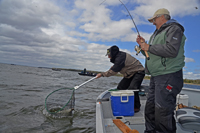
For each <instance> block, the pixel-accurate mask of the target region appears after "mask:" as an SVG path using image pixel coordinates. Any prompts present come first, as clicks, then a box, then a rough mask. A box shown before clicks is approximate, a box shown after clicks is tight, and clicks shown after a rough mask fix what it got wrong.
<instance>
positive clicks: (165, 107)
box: [136, 8, 186, 133]
mask: <svg viewBox="0 0 200 133" xmlns="http://www.w3.org/2000/svg"><path fill="white" fill-rule="evenodd" d="M148 20H149V22H151V23H153V25H155V26H156V30H155V32H154V33H153V35H152V36H151V37H150V40H149V43H148V44H146V43H144V42H145V39H144V38H143V37H141V36H138V37H137V40H136V41H137V43H138V44H139V45H140V46H141V48H142V53H143V54H144V51H147V52H148V54H149V57H150V60H146V64H145V72H146V73H147V74H150V75H151V79H150V88H149V94H148V99H147V102H146V107H145V126H146V130H145V133H155V132H156V133H175V132H176V121H175V119H174V109H175V106H176V96H177V94H178V93H179V92H180V91H181V89H182V87H183V72H182V68H183V67H184V65H185V62H184V59H185V56H184V45H185V40H186V37H185V35H184V28H183V26H182V25H180V24H179V23H178V22H177V21H176V20H174V19H171V17H170V13H169V11H168V10H167V9H164V8H162V9H159V10H157V11H156V12H155V13H154V15H153V17H152V18H150V19H148ZM144 55H145V54H144Z"/></svg>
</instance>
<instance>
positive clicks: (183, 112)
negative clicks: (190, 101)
mask: <svg viewBox="0 0 200 133" xmlns="http://www.w3.org/2000/svg"><path fill="white" fill-rule="evenodd" d="M176 118H177V120H178V122H179V123H180V125H181V126H182V127H183V128H184V129H189V130H193V131H200V110H198V109H195V108H191V107H185V108H181V109H178V110H177V111H176Z"/></svg>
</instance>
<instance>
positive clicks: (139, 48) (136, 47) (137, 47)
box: [100, 0, 150, 60]
mask: <svg viewBox="0 0 200 133" xmlns="http://www.w3.org/2000/svg"><path fill="white" fill-rule="evenodd" d="M105 1H106V0H104V1H103V2H101V4H103V3H104V2H105ZM119 1H120V2H121V3H122V5H123V6H124V7H125V9H126V10H127V12H128V14H129V16H130V17H131V20H132V22H133V24H134V26H135V29H136V31H137V33H138V35H139V37H140V33H139V30H138V28H137V26H136V24H135V22H134V20H133V17H132V15H131V14H130V12H129V10H128V8H127V7H126V6H125V5H124V3H123V2H122V1H121V0H119ZM101 4H100V5H101ZM140 41H141V43H144V42H143V41H142V40H140ZM135 51H136V52H137V53H136V55H138V54H139V53H140V51H141V47H140V46H138V45H136V46H135ZM144 52H145V55H146V57H147V60H149V59H150V58H149V55H148V53H147V51H144Z"/></svg>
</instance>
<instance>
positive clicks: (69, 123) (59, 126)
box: [0, 64, 200, 133]
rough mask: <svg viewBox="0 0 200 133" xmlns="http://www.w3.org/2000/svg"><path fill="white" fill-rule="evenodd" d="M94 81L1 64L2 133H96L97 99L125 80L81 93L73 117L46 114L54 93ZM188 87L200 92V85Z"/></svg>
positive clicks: (106, 81) (96, 84) (99, 82)
mask: <svg viewBox="0 0 200 133" xmlns="http://www.w3.org/2000/svg"><path fill="white" fill-rule="evenodd" d="M91 78H92V77H87V76H79V75H78V73H77V72H72V71H53V70H51V69H47V68H36V67H28V66H18V65H10V64H0V91H1V93H0V132H1V133H13V132H14V133H25V132H28V133H44V132H47V133H49V132H51V133H53V132H56V133H95V131H96V123H95V121H96V119H95V117H96V114H95V110H96V98H97V96H98V95H99V94H100V93H102V92H103V91H105V90H107V89H110V88H114V87H116V86H117V84H118V83H119V81H120V80H121V79H122V77H116V76H113V77H109V78H99V79H95V80H93V81H91V82H89V83H87V84H85V85H84V86H82V87H80V88H79V89H77V90H76V91H75V111H74V115H73V116H69V117H64V118H55V117H51V116H49V115H47V114H46V113H44V112H45V98H46V97H47V95H48V94H50V93H51V92H52V91H54V90H56V89H59V88H63V87H69V88H73V87H74V86H77V85H80V84H81V83H83V82H85V81H87V80H89V79H91ZM143 83H144V84H148V83H149V80H144V81H143ZM185 87H190V88H197V89H200V86H198V85H185Z"/></svg>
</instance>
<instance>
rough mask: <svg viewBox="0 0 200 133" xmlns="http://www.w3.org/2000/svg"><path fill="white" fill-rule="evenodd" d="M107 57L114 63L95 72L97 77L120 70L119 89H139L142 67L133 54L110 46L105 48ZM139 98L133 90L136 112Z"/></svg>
mask: <svg viewBox="0 0 200 133" xmlns="http://www.w3.org/2000/svg"><path fill="white" fill-rule="evenodd" d="M106 55H108V58H110V62H112V63H113V64H114V65H113V66H112V67H111V68H110V69H109V70H108V71H107V72H102V73H99V74H97V76H96V77H97V78H100V77H101V76H103V77H110V76H114V75H116V74H117V73H118V72H120V73H121V74H122V75H123V76H124V78H123V79H122V80H121V81H120V83H119V84H118V86H117V89H119V90H127V89H128V90H134V89H139V88H140V86H141V83H142V81H143V78H144V76H145V72H144V67H143V66H142V64H141V63H140V62H139V61H138V60H137V59H136V58H134V57H133V56H131V55H130V54H128V53H125V52H122V51H119V48H118V47H117V46H112V47H110V48H109V49H107V54H106ZM140 106H141V104H140V99H139V94H138V92H134V110H135V112H138V111H139V110H140Z"/></svg>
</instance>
